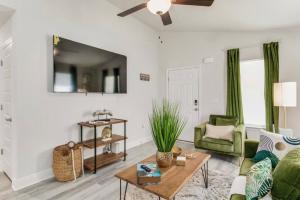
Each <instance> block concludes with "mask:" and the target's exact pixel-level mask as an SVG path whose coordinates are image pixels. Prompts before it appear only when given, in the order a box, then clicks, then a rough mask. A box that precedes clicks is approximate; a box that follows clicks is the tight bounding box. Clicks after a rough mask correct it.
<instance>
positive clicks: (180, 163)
mask: <svg viewBox="0 0 300 200" xmlns="http://www.w3.org/2000/svg"><path fill="white" fill-rule="evenodd" d="M185 162H186V157H185V156H178V157H177V158H176V165H177V166H185Z"/></svg>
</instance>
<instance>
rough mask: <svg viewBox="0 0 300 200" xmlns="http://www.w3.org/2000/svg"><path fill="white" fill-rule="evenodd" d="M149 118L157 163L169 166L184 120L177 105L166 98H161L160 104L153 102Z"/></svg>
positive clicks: (161, 165) (160, 165)
mask: <svg viewBox="0 0 300 200" xmlns="http://www.w3.org/2000/svg"><path fill="white" fill-rule="evenodd" d="M149 120H150V126H151V132H152V136H153V140H154V142H155V144H156V147H157V153H156V161H157V164H158V166H159V167H163V168H164V167H169V166H171V164H172V160H173V154H172V148H173V146H174V144H175V143H176V140H177V139H178V137H179V136H180V134H181V133H182V130H183V128H184V126H185V124H186V122H185V121H184V120H183V119H182V117H181V116H180V112H179V106H178V105H177V104H172V103H170V102H168V101H167V100H163V103H162V105H158V104H156V103H153V109H152V114H151V115H150V117H149Z"/></svg>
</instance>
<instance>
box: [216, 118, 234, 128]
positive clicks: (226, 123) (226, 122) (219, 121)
mask: <svg viewBox="0 0 300 200" xmlns="http://www.w3.org/2000/svg"><path fill="white" fill-rule="evenodd" d="M229 125H232V126H237V125H238V121H237V119H235V118H232V119H226V118H222V117H217V119H216V126H229Z"/></svg>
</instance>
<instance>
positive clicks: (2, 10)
mask: <svg viewBox="0 0 300 200" xmlns="http://www.w3.org/2000/svg"><path fill="white" fill-rule="evenodd" d="M13 12H14V11H13V10H12V9H10V8H7V7H5V6H2V5H0V27H1V26H2V25H3V24H5V22H7V20H8V19H9V18H10V17H11V15H12V14H13Z"/></svg>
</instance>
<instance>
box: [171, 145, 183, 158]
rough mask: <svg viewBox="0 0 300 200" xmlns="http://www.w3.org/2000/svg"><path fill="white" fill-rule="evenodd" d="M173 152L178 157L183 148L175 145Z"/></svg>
mask: <svg viewBox="0 0 300 200" xmlns="http://www.w3.org/2000/svg"><path fill="white" fill-rule="evenodd" d="M172 153H173V157H174V158H177V156H180V154H181V153H182V149H181V148H180V147H178V146H174V147H173V148H172Z"/></svg>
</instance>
